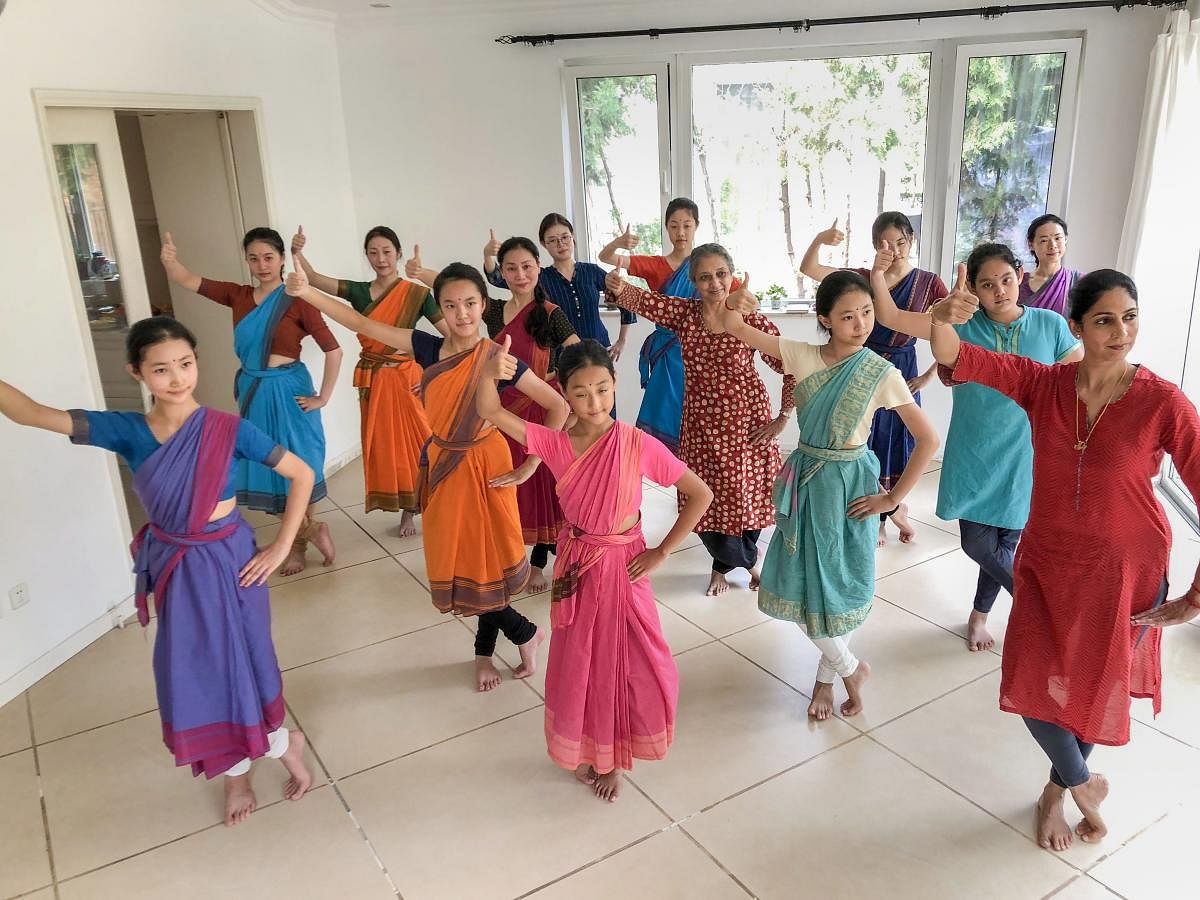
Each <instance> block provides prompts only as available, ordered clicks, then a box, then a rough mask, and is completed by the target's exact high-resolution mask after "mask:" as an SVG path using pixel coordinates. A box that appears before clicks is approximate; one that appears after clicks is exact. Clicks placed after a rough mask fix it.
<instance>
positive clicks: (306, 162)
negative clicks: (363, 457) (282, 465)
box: [0, 0, 360, 703]
mask: <svg viewBox="0 0 1200 900" xmlns="http://www.w3.org/2000/svg"><path fill="white" fill-rule="evenodd" d="M0 59H2V60H3V61H4V62H3V72H4V76H3V78H0V146H3V147H4V162H3V167H2V168H0V197H3V198H4V199H3V206H4V212H5V214H4V215H3V216H2V217H0V270H2V271H3V272H4V294H3V301H2V302H3V320H2V321H3V327H0V377H2V378H4V379H6V380H9V381H12V382H14V383H15V384H17V385H18V386H20V387H22V388H24V389H26V390H27V391H28V392H30V393H31V394H33V395H34V396H35V397H36V398H37V399H39V400H41V401H43V402H46V403H49V404H53V405H56V406H61V407H71V406H85V407H86V406H92V407H94V406H96V405H97V404H98V403H99V402H100V397H99V395H98V393H97V391H96V390H95V386H94V384H93V382H92V379H91V376H90V374H89V367H88V364H87V362H86V356H85V351H84V341H85V340H86V335H85V334H84V333H83V331H82V328H81V323H80V318H79V315H78V313H77V311H76V309H75V307H74V302H75V301H74V300H73V298H72V293H71V281H70V279H71V278H72V277H73V273H72V271H71V269H69V268H68V264H67V263H68V260H67V257H66V255H65V253H64V249H63V245H62V239H61V237H60V235H59V227H58V222H57V220H56V218H55V212H54V210H55V203H56V200H55V198H54V196H53V194H52V190H51V187H52V183H51V180H50V176H49V174H48V170H47V164H46V157H45V151H44V148H43V146H42V142H41V137H40V131H39V125H38V119H37V116H36V113H35V107H34V101H33V96H32V91H33V89H35V88H47V89H70V90H91V91H128V92H154V93H174V94H199V95H229V96H257V97H260V98H261V100H262V106H263V122H262V125H263V131H264V144H265V149H266V154H267V164H268V173H267V178H268V183H269V185H270V190H271V194H272V196H273V200H274V211H275V215H276V217H277V219H276V222H275V223H273V224H276V225H277V227H278V228H279V230H280V231H281V232H283V233H284V234H285V235H288V234H290V231H289V229H290V228H293V227H294V225H295V223H296V222H298V221H305V222H310V221H311V222H318V221H319V222H321V223H322V225H323V226H324V228H326V229H328V235H327V236H326V237H325V238H324V240H323V241H322V247H321V249H322V255H321V259H322V262H323V263H325V264H326V265H327V266H329V267H330V268H331V269H333V268H335V267H336V268H342V269H345V270H347V271H351V270H356V269H355V267H356V266H357V264H358V260H359V258H360V253H359V252H358V250H357V242H356V240H355V237H356V234H357V233H358V231H359V229H358V226H357V222H356V219H355V214H354V210H353V201H352V194H351V183H350V172H349V165H348V157H347V147H346V137H345V130H344V127H343V114H342V100H341V94H340V86H339V76H338V51H337V46H336V43H335V40H334V35H333V32H332V30H331V29H330V28H329V27H327V26H325V25H321V24H315V23H312V22H309V21H304V20H298V19H292V20H286V19H284V18H281V17H278V16H276V15H275V14H273V13H271V12H269V11H267V10H266V9H265V8H264V7H262V6H260V5H258V4H257V3H254V2H251V0H208V2H205V3H203V4H201V3H187V4H183V3H145V2H138V0H111V2H107V3H105V4H104V5H103V15H101V16H100V18H99V19H98V18H97V7H96V5H95V4H94V3H86V2H83V0H56V2H54V3H42V2H32V0H18V2H15V3H9V4H8V8H7V9H6V10H5V12H4V15H3V16H2V17H0ZM339 337H340V338H341V340H342V342H343V345H344V346H346V347H347V349H348V350H351V352H349V353H347V362H346V367H345V370H344V372H343V376H342V384H341V386H340V388H339V392H338V395H337V398H336V400H335V403H334V404H333V405H332V406H331V407H329V408H328V409H327V410H325V414H326V423H327V429H328V441H329V455H330V457H331V458H334V457H336V456H337V455H339V454H344V453H347V452H350V451H352V450H353V448H354V446H355V445H356V444H357V441H358V413H357V407H356V404H355V400H354V392H353V389H352V388H351V386H350V372H351V368H352V365H353V360H354V357H355V354H354V353H353V352H352V350H353V347H354V346H355V345H356V342H355V339H354V337H353V336H352V335H350V334H348V333H346V332H344V331H342V332H340V333H339ZM306 361H308V362H309V363H310V365H313V364H314V363H315V366H316V373H315V376H314V377H315V378H317V379H319V377H320V368H319V364H320V360H319V355H318V358H317V359H316V360H310V359H309V358H308V354H307V353H306ZM109 473H110V468H109V466H108V464H107V461H106V458H105V454H103V453H102V452H100V451H97V450H88V449H80V448H74V447H71V446H70V445H69V444H68V443H67V441H66V439H65V438H61V437H57V436H53V435H48V434H46V433H43V432H33V431H30V430H27V429H21V428H17V427H15V426H13V425H12V424H11V423H8V422H7V421H6V420H5V421H0V498H2V499H0V602H3V603H4V604H5V607H6V609H7V592H8V590H9V588H10V587H11V586H13V585H14V584H16V583H18V582H25V583H27V584H28V585H29V588H30V593H31V596H32V602H31V603H30V605H28V606H26V607H24V608H22V609H20V610H18V611H16V612H13V611H11V610H7V611H6V612H5V614H4V616H3V618H0V703H3V702H5V701H6V700H8V699H9V698H10V697H11V696H13V695H14V694H15V693H17V692H18V691H19V690H21V689H23V688H24V687H25V686H27V684H28V682H29V681H30V680H32V678H34V677H35V676H36V675H37V674H40V672H41V671H43V670H44V669H45V668H46V667H47V666H49V665H51V664H52V663H53V662H55V661H56V660H55V656H56V654H57V655H59V656H61V655H62V654H63V653H67V652H70V651H71V650H73V649H76V648H78V647H79V646H81V645H82V643H84V642H86V640H88V639H90V637H94V636H95V634H96V631H95V627H99V626H94V627H91V630H89V626H92V624H93V623H96V622H97V620H99V621H100V622H101V623H103V622H104V621H106V620H107V616H106V611H107V610H109V609H111V608H112V607H114V606H116V605H117V604H119V603H121V602H122V601H123V600H125V599H126V598H127V597H128V595H129V594H130V592H131V587H132V582H131V577H130V575H129V568H130V562H129V556H128V552H127V550H126V548H125V547H124V546H123V545H122V543H123V542H122V539H121V526H120V521H121V516H120V515H119V511H118V506H117V500H116V498H115V496H114V495H113V492H112V490H111V488H110V484H109ZM56 648H57V649H56Z"/></svg>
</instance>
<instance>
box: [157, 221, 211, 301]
mask: <svg viewBox="0 0 1200 900" xmlns="http://www.w3.org/2000/svg"><path fill="white" fill-rule="evenodd" d="M158 258H159V259H160V260H162V265H163V269H165V270H166V272H167V277H168V278H170V279H171V280H172V281H173V282H175V283H176V284H177V285H179V286H180V287H182V288H187V289H188V290H189V291H193V292H195V291H198V290H200V281H201V278H200V276H199V275H196V274H194V273H192V272H189V271H188V269H187V266H185V265H184V264H183V263H181V262H180V261H179V254H178V252H177V251H176V249H175V242H174V241H172V240H171V232H169V231H167V232H164V234H163V244H162V250H161V251H160V252H159V254H158Z"/></svg>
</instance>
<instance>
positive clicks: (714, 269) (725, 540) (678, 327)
mask: <svg viewBox="0 0 1200 900" xmlns="http://www.w3.org/2000/svg"><path fill="white" fill-rule="evenodd" d="M688 265H689V266H690V269H691V275H692V280H693V281H694V282H695V284H696V287H697V288H698V289H699V291H700V302H699V303H697V302H696V301H695V300H687V299H683V298H680V297H666V296H663V295H662V294H655V293H652V292H650V291H643V290H641V289H639V288H636V287H633V286H632V285H630V284H627V283H626V282H625V280H624V279H623V278H621V277H620V275H618V274H617V272H618V271H619V270H615V269H614V270H613V272H610V273H609V281H608V289H609V292H610V297H611V298H612V300H613V302H614V303H616V304H617V306H620V307H621V308H623V309H628V310H629V311H630V312H634V313H637V314H638V315H641V316H645V317H646V318H647V319H649V320H650V321H652V322H655V323H657V324H659V325H665V326H666V327H667V328H670V329H671V330H673V331H674V332H675V333H676V334H677V335H678V336H679V343H680V346H681V347H682V348H683V368H684V373H685V375H686V382H687V387H686V390H685V392H684V396H683V428H682V432H681V434H680V441H679V453H680V456H681V457H683V461H684V462H686V463H687V464H688V468H690V469H691V470H692V471H693V472H695V473H696V474H697V475H699V476H700V478H701V480H702V481H703V482H704V483H705V484H707V485H708V486H709V487H710V488H712V492H713V497H714V499H713V502H712V505H711V506H710V507H709V508H708V512H707V513H705V515H704V518H702V519H701V520H700V524H699V525H697V526H696V531H697V532H699V534H700V539H701V540H702V541H703V542H704V546H705V547H706V548H707V549H708V552H709V553H710V554H711V555H712V558H713V567H712V577H711V579H710V581H709V586H708V591H707V593H708V594H709V595H715V594H723V593H725V592H726V591H727V590H729V582H728V581H727V580H726V578H725V576H726V574H727V573H728V572H731V571H732V570H733V569H737V568H745V569H747V570H748V571H749V572H750V578H751V581H750V587H751V590H755V589H757V587H758V569H757V565H758V536H759V533H760V532H761V531H762V529H763V528H766V527H767V526H769V525H773V524H774V523H775V507H774V504H773V503H772V502H771V489H772V487H773V486H774V483H775V476H776V475H777V474H778V473H779V469H780V466H781V465H782V462H781V460H780V457H779V442H778V437H779V433H780V432H781V431H783V426H784V424H785V423H786V421H787V415H788V413H789V412H790V411H791V409H792V408H793V406H794V405H795V400H794V398H793V396H792V395H793V391H794V389H795V386H796V382H795V379H794V378H792V376H790V375H785V376H784V378H783V396H782V399H781V400H780V411H779V415H778V416H776V417H773V416H772V415H771V402H770V400H769V398H768V397H767V388H766V385H764V384H763V380H762V378H761V377H759V374H758V372H757V371H756V370H755V368H754V350H753V349H752V348H751V347H749V346H747V345H746V344H744V343H742V342H741V341H739V340H738V339H737V338H735V337H733V336H732V335H731V334H729V333H728V332H726V331H725V326H724V325H723V324H722V312H723V311H722V309H721V307H722V306H723V305H724V304H725V303H726V302H728V301H729V296H730V289H731V287H732V284H733V260H732V259H731V258H730V256H729V253H728V251H726V250H725V248H724V247H722V246H720V245H719V244H704V245H702V246H700V247H697V248H696V249H695V250H694V251H693V252H692V256H691V259H690V260H689V262H688ZM741 290H746V286H745V285H743V286H742V288H741ZM746 322H747V323H749V324H750V325H751V326H752V327H754V328H757V329H758V330H759V331H763V332H765V333H767V334H772V335H778V334H779V329H778V328H776V327H775V326H774V325H773V324H772V323H771V321H770V320H769V319H767V318H766V317H765V316H763V315H762V314H760V313H751V314H750V315H748V316H746ZM763 360H764V361H765V362H766V364H767V365H768V366H770V367H771V368H772V369H774V370H775V371H776V372H779V373H780V374H781V375H782V374H783V363H782V362H780V361H779V360H777V359H773V358H771V357H769V356H764V357H763ZM683 499H684V498H683V497H681V498H680V501H681V502H683Z"/></svg>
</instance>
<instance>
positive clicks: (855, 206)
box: [692, 53, 930, 297]
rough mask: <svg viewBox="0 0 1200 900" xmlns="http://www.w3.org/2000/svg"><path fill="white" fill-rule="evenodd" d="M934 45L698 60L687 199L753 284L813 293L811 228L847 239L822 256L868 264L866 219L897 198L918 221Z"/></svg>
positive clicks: (831, 261) (710, 236)
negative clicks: (835, 54) (804, 265)
mask: <svg viewBox="0 0 1200 900" xmlns="http://www.w3.org/2000/svg"><path fill="white" fill-rule="evenodd" d="M929 63H930V55H929V54H928V53H910V54H890V55H884V56H855V57H842V58H838V59H813V60H784V61H778V62H752V63H722V64H719V65H707V66H695V67H693V69H692V124H693V130H692V198H693V199H694V200H695V201H696V203H697V204H698V205H699V206H700V213H701V219H702V220H703V221H702V222H701V228H700V239H707V240H717V241H719V242H721V243H723V244H725V245H726V246H727V247H728V248H729V250H730V251H731V252H732V254H733V257H734V261H735V263H736V264H737V267H738V268H739V269H741V270H747V271H750V272H751V273H753V278H754V283H755V287H756V289H758V290H766V289H767V288H769V287H770V286H771V285H772V284H777V285H779V286H780V287H782V288H783V289H784V292H785V293H786V294H787V296H790V297H810V296H812V294H813V291H814V285H813V284H812V282H810V281H809V280H808V279H806V278H804V277H803V276H801V275H800V272H799V266H800V260H801V258H802V257H803V255H804V251H805V249H807V247H808V244H809V242H810V241H811V240H812V238H813V235H814V234H816V233H817V232H818V231H822V230H824V229H826V228H828V227H830V225H831V224H832V223H833V220H834V219H835V218H836V219H837V220H838V225H839V227H840V228H841V229H842V230H843V231H845V232H846V242H845V244H843V245H842V246H841V247H838V248H836V250H826V251H824V254H825V255H824V256H823V258H822V262H824V263H826V264H828V265H837V266H845V265H851V266H860V265H861V266H866V265H869V264H870V261H871V259H872V258H873V257H874V249H873V248H872V246H871V223H872V221H874V219H875V217H876V216H877V215H878V214H879V213H880V212H882V211H884V210H888V209H898V210H901V211H903V212H906V213H908V214H909V216H910V217H912V218H913V220H914V224H916V225H917V227H918V229H919V227H920V225H919V222H920V213H921V209H922V201H923V196H924V174H925V132H926V119H927V114H928V109H929Z"/></svg>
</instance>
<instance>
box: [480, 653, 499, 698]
mask: <svg viewBox="0 0 1200 900" xmlns="http://www.w3.org/2000/svg"><path fill="white" fill-rule="evenodd" d="M498 687H500V672H499V670H498V669H497V668H496V666H495V665H494V664H493V663H492V658H491V657H490V656H477V657H475V689H476V690H478V691H479V693H481V694H484V693H487V692H488V691H494V690H495V689H496V688H498Z"/></svg>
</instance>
